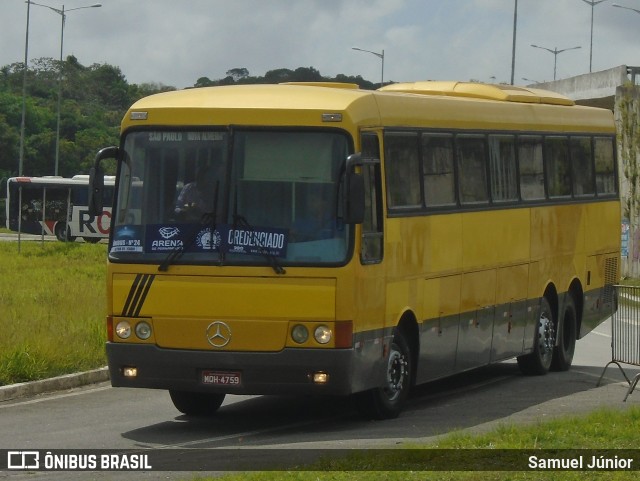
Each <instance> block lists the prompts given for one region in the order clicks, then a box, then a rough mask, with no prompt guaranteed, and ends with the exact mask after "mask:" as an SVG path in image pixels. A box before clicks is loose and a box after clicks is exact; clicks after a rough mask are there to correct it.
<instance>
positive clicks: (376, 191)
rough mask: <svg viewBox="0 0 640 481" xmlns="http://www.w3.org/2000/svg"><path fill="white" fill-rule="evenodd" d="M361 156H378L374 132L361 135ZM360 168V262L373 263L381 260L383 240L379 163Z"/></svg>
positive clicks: (378, 150)
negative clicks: (362, 215) (362, 216)
mask: <svg viewBox="0 0 640 481" xmlns="http://www.w3.org/2000/svg"><path fill="white" fill-rule="evenodd" d="M362 156H363V157H365V158H373V159H379V158H380V148H379V145H378V137H377V136H376V135H375V134H363V135H362ZM361 168H362V175H363V177H364V192H365V199H364V203H365V209H364V222H363V224H362V247H361V249H360V262H361V263H362V264H375V263H379V262H380V261H382V255H383V240H384V238H383V228H382V227H383V220H382V195H381V191H380V186H381V178H380V177H381V176H380V163H376V164H364V165H363V166H362V167H361Z"/></svg>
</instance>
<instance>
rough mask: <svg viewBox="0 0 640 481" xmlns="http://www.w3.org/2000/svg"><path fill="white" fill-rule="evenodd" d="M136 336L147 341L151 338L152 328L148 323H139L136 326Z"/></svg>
mask: <svg viewBox="0 0 640 481" xmlns="http://www.w3.org/2000/svg"><path fill="white" fill-rule="evenodd" d="M136 336H138V337H139V338H140V339H142V340H145V339H149V338H150V337H151V326H150V325H149V323H147V322H144V321H142V322H139V323H138V324H136Z"/></svg>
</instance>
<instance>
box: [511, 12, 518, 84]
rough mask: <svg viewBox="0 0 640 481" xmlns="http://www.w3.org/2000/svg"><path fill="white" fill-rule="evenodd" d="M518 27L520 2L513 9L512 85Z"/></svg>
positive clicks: (514, 71)
mask: <svg viewBox="0 0 640 481" xmlns="http://www.w3.org/2000/svg"><path fill="white" fill-rule="evenodd" d="M517 25H518V0H515V6H514V9H513V48H512V49H511V85H513V80H514V77H515V73H516V27H517Z"/></svg>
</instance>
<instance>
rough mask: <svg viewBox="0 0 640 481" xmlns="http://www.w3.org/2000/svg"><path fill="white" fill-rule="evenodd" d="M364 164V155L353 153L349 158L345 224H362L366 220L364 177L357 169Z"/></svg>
mask: <svg viewBox="0 0 640 481" xmlns="http://www.w3.org/2000/svg"><path fill="white" fill-rule="evenodd" d="M359 165H362V155H361V154H353V155H350V156H349V157H348V158H347V165H346V175H347V195H346V199H345V201H346V205H345V209H344V222H345V224H362V223H363V222H364V177H363V176H362V174H361V173H358V172H356V171H355V167H356V166H359Z"/></svg>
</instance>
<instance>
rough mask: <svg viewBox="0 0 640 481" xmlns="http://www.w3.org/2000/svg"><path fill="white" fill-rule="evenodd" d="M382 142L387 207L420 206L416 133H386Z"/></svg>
mask: <svg viewBox="0 0 640 481" xmlns="http://www.w3.org/2000/svg"><path fill="white" fill-rule="evenodd" d="M384 144H385V147H384V150H385V173H386V176H387V202H388V204H389V208H394V207H420V206H421V205H422V202H421V200H420V199H421V194H420V166H419V163H418V134H415V133H387V134H385V137H384Z"/></svg>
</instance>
